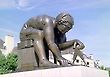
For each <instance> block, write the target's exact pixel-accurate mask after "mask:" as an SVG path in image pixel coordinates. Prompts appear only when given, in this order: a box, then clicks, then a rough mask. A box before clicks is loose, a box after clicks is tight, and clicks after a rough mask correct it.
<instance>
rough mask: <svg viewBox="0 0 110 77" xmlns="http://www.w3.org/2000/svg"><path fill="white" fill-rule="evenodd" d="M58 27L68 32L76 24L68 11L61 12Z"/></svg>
mask: <svg viewBox="0 0 110 77" xmlns="http://www.w3.org/2000/svg"><path fill="white" fill-rule="evenodd" d="M56 24H57V28H58V30H59V31H60V32H62V33H66V32H68V31H69V30H70V29H71V28H72V27H73V25H74V21H73V17H72V16H71V15H70V14H68V13H65V12H64V13H60V14H59V15H58V16H57V17H56Z"/></svg>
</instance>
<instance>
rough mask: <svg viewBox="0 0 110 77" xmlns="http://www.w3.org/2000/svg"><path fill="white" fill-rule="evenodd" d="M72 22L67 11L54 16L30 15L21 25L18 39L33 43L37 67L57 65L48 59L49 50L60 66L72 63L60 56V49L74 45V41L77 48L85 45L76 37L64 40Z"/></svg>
mask: <svg viewBox="0 0 110 77" xmlns="http://www.w3.org/2000/svg"><path fill="white" fill-rule="evenodd" d="M73 24H74V22H73V18H72V16H71V15H70V14H68V13H60V14H59V15H58V16H57V17H56V18H54V17H51V16H48V15H41V16H36V17H32V18H30V19H29V20H28V21H27V22H26V23H25V24H24V26H23V28H22V30H21V32H20V41H21V42H25V41H31V42H32V43H33V46H34V48H35V51H36V53H37V55H38V58H39V67H58V65H57V64H55V63H52V62H50V61H49V60H48V51H49V50H50V51H51V52H52V53H53V55H54V57H55V59H56V61H58V62H59V63H60V65H61V66H68V64H72V63H71V62H70V61H68V60H66V59H65V58H63V57H62V55H61V50H64V49H66V48H69V47H72V46H74V43H75V42H76V43H77V45H79V47H78V48H79V49H83V48H84V47H85V46H84V44H83V43H82V42H81V41H79V40H77V39H75V40H72V41H67V42H66V35H65V33H66V32H68V31H69V30H70V29H71V28H72V27H73ZM26 46H27V47H29V46H31V45H26Z"/></svg>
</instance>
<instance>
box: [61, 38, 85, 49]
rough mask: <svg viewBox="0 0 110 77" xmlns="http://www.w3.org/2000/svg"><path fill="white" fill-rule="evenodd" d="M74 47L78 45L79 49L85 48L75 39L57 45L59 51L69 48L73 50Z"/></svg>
mask: <svg viewBox="0 0 110 77" xmlns="http://www.w3.org/2000/svg"><path fill="white" fill-rule="evenodd" d="M75 45H79V49H84V48H85V46H84V44H83V43H82V42H81V41H79V40H77V39H74V40H71V41H66V42H64V43H61V44H59V48H60V49H61V50H64V49H67V48H70V47H73V48H74V47H75Z"/></svg>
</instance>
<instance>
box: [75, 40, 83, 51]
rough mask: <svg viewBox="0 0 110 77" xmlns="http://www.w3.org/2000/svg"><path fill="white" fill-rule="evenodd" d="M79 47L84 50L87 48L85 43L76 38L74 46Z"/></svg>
mask: <svg viewBox="0 0 110 77" xmlns="http://www.w3.org/2000/svg"><path fill="white" fill-rule="evenodd" d="M75 47H77V48H78V49H80V50H82V49H84V48H85V45H84V44H83V43H82V42H81V41H80V40H75V43H74V48H75Z"/></svg>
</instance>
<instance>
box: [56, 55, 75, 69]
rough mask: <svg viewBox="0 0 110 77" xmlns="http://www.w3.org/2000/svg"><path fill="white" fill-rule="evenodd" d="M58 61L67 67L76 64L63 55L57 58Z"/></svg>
mask: <svg viewBox="0 0 110 77" xmlns="http://www.w3.org/2000/svg"><path fill="white" fill-rule="evenodd" d="M57 61H58V62H59V63H60V65H61V66H63V67H67V66H73V65H74V64H73V63H72V62H70V61H69V60H67V59H65V58H63V57H59V58H58V59H57Z"/></svg>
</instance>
